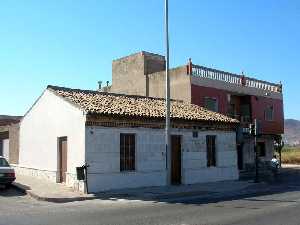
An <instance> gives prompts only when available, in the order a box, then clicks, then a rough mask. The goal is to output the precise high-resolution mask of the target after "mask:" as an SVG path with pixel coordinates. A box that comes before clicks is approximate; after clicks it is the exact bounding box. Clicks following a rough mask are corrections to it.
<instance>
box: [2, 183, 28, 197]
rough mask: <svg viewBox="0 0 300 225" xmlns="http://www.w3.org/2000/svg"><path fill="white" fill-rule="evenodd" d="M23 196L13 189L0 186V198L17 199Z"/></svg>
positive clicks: (22, 193) (20, 192)
mask: <svg viewBox="0 0 300 225" xmlns="http://www.w3.org/2000/svg"><path fill="white" fill-rule="evenodd" d="M25 195H26V194H25V193H24V192H22V191H19V190H17V189H16V188H14V187H9V188H5V187H4V186H1V185H0V197H19V196H25Z"/></svg>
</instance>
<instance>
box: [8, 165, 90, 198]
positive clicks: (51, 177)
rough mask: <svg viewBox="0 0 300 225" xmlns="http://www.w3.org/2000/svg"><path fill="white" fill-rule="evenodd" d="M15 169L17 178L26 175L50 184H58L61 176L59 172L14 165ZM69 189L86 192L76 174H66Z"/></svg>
mask: <svg viewBox="0 0 300 225" xmlns="http://www.w3.org/2000/svg"><path fill="white" fill-rule="evenodd" d="M12 166H13V168H14V169H15V173H16V176H18V175H24V176H31V177H34V178H36V179H41V180H44V181H48V182H53V183H58V182H59V174H58V172H57V171H49V170H40V169H35V168H28V167H22V166H19V165H16V164H12ZM65 185H66V186H67V187H71V188H72V189H73V190H74V191H79V192H85V185H84V182H83V181H78V180H77V177H76V174H72V173H67V174H66V184H65Z"/></svg>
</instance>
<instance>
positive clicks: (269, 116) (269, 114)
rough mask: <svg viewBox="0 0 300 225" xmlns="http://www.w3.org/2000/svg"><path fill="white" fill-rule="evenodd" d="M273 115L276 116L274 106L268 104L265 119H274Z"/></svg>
mask: <svg viewBox="0 0 300 225" xmlns="http://www.w3.org/2000/svg"><path fill="white" fill-rule="evenodd" d="M273 116H274V108H273V106H268V107H267V108H266V109H265V120H267V121H273V119H274V118H273Z"/></svg>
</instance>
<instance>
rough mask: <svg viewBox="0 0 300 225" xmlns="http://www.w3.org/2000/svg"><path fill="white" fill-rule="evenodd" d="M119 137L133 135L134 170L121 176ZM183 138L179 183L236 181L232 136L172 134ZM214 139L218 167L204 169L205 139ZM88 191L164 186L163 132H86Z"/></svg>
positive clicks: (96, 130) (143, 130)
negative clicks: (180, 181)
mask: <svg viewBox="0 0 300 225" xmlns="http://www.w3.org/2000/svg"><path fill="white" fill-rule="evenodd" d="M120 133H135V134H136V170H135V171H134V172H120ZM172 134H173V135H182V183H184V184H192V183H201V182H212V181H219V180H230V179H238V170H237V156H236V146H235V133H234V132H223V131H215V132H212V131H209V132H207V131H202V132H200V131H199V136H198V138H193V137H192V131H191V130H178V129H177V130H172ZM208 134H210V135H217V139H216V141H217V154H216V155H217V167H215V168H207V167H206V135H208ZM86 159H87V162H88V163H89V165H90V167H89V173H88V180H89V190H90V191H91V192H97V191H104V190H109V189H121V188H134V187H143V186H163V185H166V170H165V168H166V166H165V162H166V154H165V144H164V130H159V129H146V128H122V129H120V128H104V127H92V126H91V127H87V128H86Z"/></svg>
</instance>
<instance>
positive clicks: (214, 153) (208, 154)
mask: <svg viewBox="0 0 300 225" xmlns="http://www.w3.org/2000/svg"><path fill="white" fill-rule="evenodd" d="M210 138H212V139H211V141H213V142H212V143H213V145H211V146H209V144H210V143H209V139H210ZM216 140H217V136H216V135H206V166H207V167H217V145H216V143H217V141H216ZM210 147H211V149H212V151H210ZM211 157H213V158H211Z"/></svg>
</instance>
